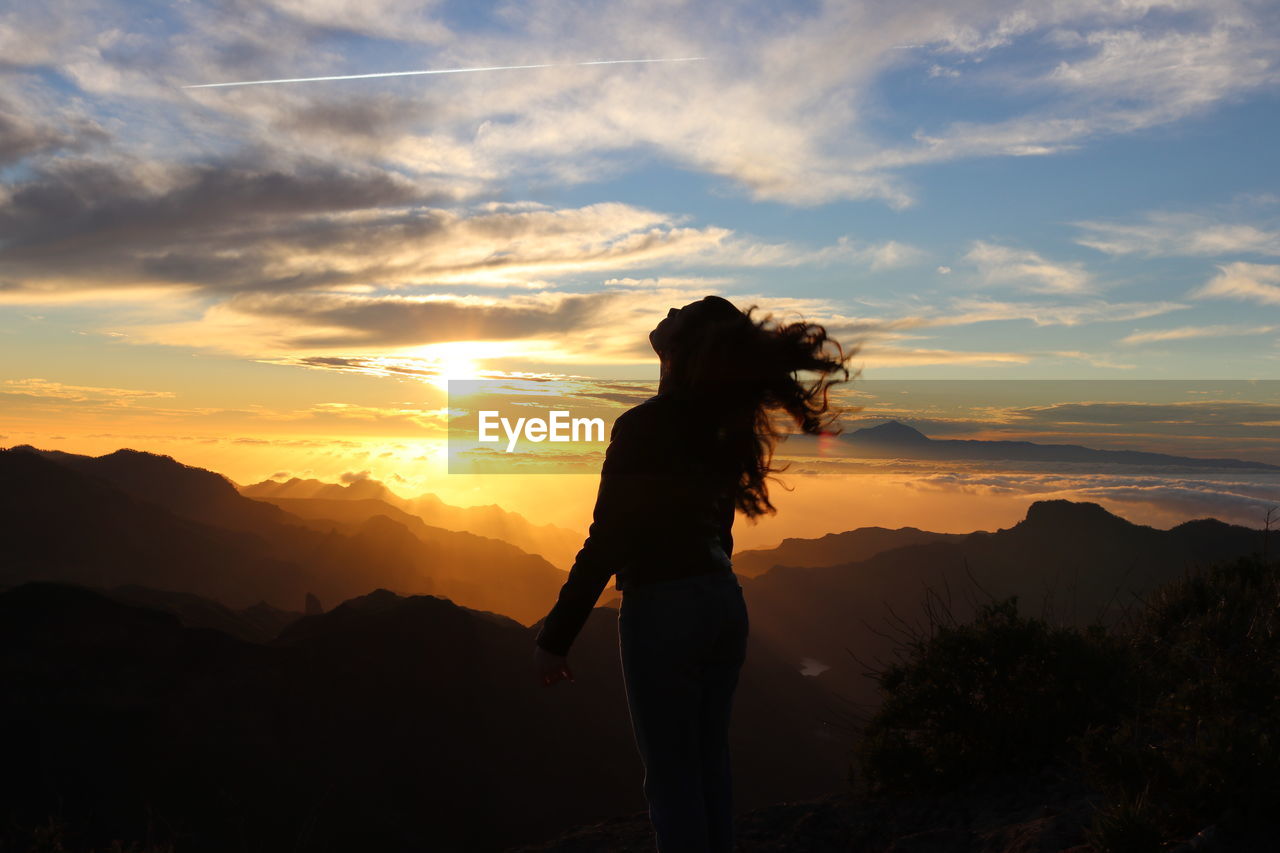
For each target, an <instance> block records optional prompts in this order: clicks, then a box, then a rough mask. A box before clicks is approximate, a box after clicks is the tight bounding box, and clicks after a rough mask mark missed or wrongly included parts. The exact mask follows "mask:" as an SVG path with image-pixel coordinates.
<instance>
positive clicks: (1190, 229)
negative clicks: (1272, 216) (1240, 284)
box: [1074, 211, 1280, 257]
mask: <svg viewBox="0 0 1280 853" xmlns="http://www.w3.org/2000/svg"><path fill="white" fill-rule="evenodd" d="M1145 220H1146V221H1145V222H1142V223H1139V224H1122V223H1114V222H1088V221H1086V222H1076V223H1074V224H1075V225H1076V226H1077V227H1079V228H1082V229H1084V230H1085V231H1087V232H1089V233H1088V234H1087V235H1085V236H1083V237H1079V238H1077V239H1076V242H1077V243H1079V244H1080V245H1082V246H1089V247H1090V248H1093V249H1097V250H1098V251H1100V252H1106V253H1107V254H1110V255H1129V254H1137V255H1144V256H1146V257H1157V256H1175V257H1176V256H1205V257H1214V256H1217V255H1229V254H1239V253H1242V252H1252V253H1256V254H1261V255H1280V229H1268V228H1259V227H1257V226H1256V225H1247V224H1229V223H1222V222H1217V221H1215V220H1214V219H1212V218H1210V217H1208V216H1204V215H1202V214H1195V213H1171V212H1164V211H1154V212H1150V213H1147V214H1146V216H1145Z"/></svg>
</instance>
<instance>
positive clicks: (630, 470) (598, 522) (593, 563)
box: [537, 409, 663, 655]
mask: <svg viewBox="0 0 1280 853" xmlns="http://www.w3.org/2000/svg"><path fill="white" fill-rule="evenodd" d="M656 426H657V424H656V423H655V421H654V419H653V418H652V417H650V416H648V414H647V412H645V411H642V410H640V409H631V410H630V411H627V412H624V413H623V414H622V415H620V416H619V417H618V419H617V420H616V421H614V424H613V431H612V432H611V433H610V436H609V447H608V448H607V449H606V450H605V457H604V465H603V466H602V467H601V470H600V489H599V491H598V492H597V494H596V505H595V511H594V512H593V514H592V516H593V520H592V523H591V527H590V529H589V530H588V532H587V539H586V541H585V542H584V543H583V545H582V550H580V551H579V552H578V555H577V557H576V558H575V559H574V563H573V568H572V569H571V570H570V571H569V578H568V580H566V581H565V583H564V586H562V587H561V588H560V597H559V599H558V600H557V601H556V603H555V606H554V607H552V608H551V612H550V613H548V614H547V617H546V620H545V621H544V622H543V625H542V630H541V631H540V632H539V633H538V638H537V644H538V645H539V646H540V647H541V648H543V649H545V650H547V651H548V652H551V653H552V654H555V655H566V654H568V653H569V647H570V646H571V645H573V641H574V639H575V638H576V637H577V636H578V632H579V631H581V630H582V626H583V625H584V624H586V621H587V617H588V616H590V615H591V609H592V608H593V607H595V605H596V601H597V600H599V598H600V593H602V592H603V591H604V588H605V586H606V585H607V584H608V583H609V578H610V577H611V576H612V575H613V573H614V572H615V571H616V569H617V565H618V558H619V556H620V555H622V554H624V553H625V549H626V548H627V546H628V543H632V542H634V541H635V540H634V537H636V536H652V535H654V531H652V530H644V529H642V528H643V527H644V520H645V519H646V517H647V516H649V515H652V513H653V509H654V507H655V506H659V505H660V504H658V503H655V502H657V501H661V500H663V496H662V495H661V494H659V485H660V482H661V481H660V478H659V477H658V476H657V474H658V471H659V468H660V465H661V460H660V459H658V458H656V454H655V450H654V447H655V444H654V439H655V438H656V435H655V434H654V429H655V428H656Z"/></svg>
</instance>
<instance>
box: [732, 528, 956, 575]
mask: <svg viewBox="0 0 1280 853" xmlns="http://www.w3.org/2000/svg"><path fill="white" fill-rule="evenodd" d="M967 535H968V534H966V533H933V532H932V531H928V530H920V529H918V528H915V527H899V528H898V529H896V530H890V529H889V528H886V527H859V528H858V529H857V530H848V531H845V532H844V533H828V534H826V535H825V536H822V537H819V538H817V539H795V538H787V539H783V540H782V544H780V545H778V546H777V547H776V548H769V549H760V550H752V551H739V552H738V553H736V554H734V555H733V568H734V571H735V572H737V573H738V574H739V575H741V576H744V577H755V576H757V575H762V574H764V573H765V572H767V571H768V570H769V569H771V568H773V567H774V566H832V565H835V564H837V563H849V562H854V561H856V560H865V559H867V558H869V557H874V556H875V555H876V554H879V553H880V552H881V551H888V550H890V549H892V548H901V547H902V546H904V545H918V544H921V543H924V542H954V541H957V540H960V539H963V538H964V537H965V536H967Z"/></svg>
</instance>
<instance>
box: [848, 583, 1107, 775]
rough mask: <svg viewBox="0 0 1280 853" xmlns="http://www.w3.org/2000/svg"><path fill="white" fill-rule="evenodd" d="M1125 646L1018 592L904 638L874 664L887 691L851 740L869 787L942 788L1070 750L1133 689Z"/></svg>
mask: <svg viewBox="0 0 1280 853" xmlns="http://www.w3.org/2000/svg"><path fill="white" fill-rule="evenodd" d="M1126 651H1127V649H1126V647H1125V645H1124V644H1123V643H1122V642H1120V641H1119V640H1118V639H1116V638H1115V637H1113V636H1111V635H1110V634H1108V633H1107V632H1106V631H1105V630H1103V629H1102V628H1099V627H1091V628H1089V629H1087V630H1084V631H1079V630H1075V629H1070V628H1055V627H1051V626H1050V625H1048V624H1047V623H1046V622H1044V621H1043V620H1040V619H1036V618H1024V617H1022V616H1020V615H1019V614H1018V607H1017V598H1016V597H1012V598H1008V599H1005V600H1003V601H998V602H992V603H990V604H986V605H984V606H982V607H981V608H979V610H978V613H977V615H976V617H975V618H974V620H973V622H971V623H969V624H964V625H944V626H942V627H940V628H938V629H937V631H936V632H935V633H933V634H932V636H930V637H927V638H924V637H921V638H916V639H914V640H912V641H911V642H910V643H909V647H908V649H907V654H906V655H905V657H904V659H903V660H902V661H901V662H899V663H896V664H893V665H890V666H888V667H887V668H885V669H883V670H881V671H880V672H878V673H876V674H875V678H876V680H877V681H878V682H879V685H880V687H881V689H882V691H883V693H884V694H885V699H884V703H883V705H882V706H881V707H880V709H879V711H878V712H877V713H876V714H875V715H874V716H873V717H872V718H871V720H870V722H869V723H868V725H867V727H866V729H865V731H864V732H863V739H862V741H861V743H860V745H859V749H858V757H859V759H860V762H861V765H862V772H863V775H864V776H865V778H866V780H867V783H868V786H869V787H870V788H871V790H873V791H880V792H892V791H908V790H910V791H918V790H921V789H929V790H941V789H946V788H951V787H954V786H956V785H957V784H960V783H964V782H968V781H971V780H975V779H978V778H981V777H985V776H990V775H995V774H999V773H1004V772H1011V771H1018V770H1039V769H1040V768H1041V767H1042V766H1043V765H1045V764H1046V763H1049V762H1051V761H1053V760H1055V759H1058V758H1062V757H1064V756H1066V755H1068V754H1070V753H1071V752H1072V749H1071V744H1072V739H1073V738H1074V737H1075V736H1077V735H1080V734H1082V733H1083V732H1084V731H1085V730H1086V729H1088V728H1089V727H1090V726H1093V725H1099V724H1105V723H1108V722H1112V721H1114V720H1116V719H1117V718H1118V716H1119V714H1120V712H1121V710H1122V709H1123V705H1124V702H1125V701H1126V698H1127V697H1128V698H1131V692H1132V691H1130V690H1127V689H1125V685H1126V676H1127V674H1128V671H1129V669H1130V666H1129V664H1128V661H1127V660H1126V654H1125V653H1126Z"/></svg>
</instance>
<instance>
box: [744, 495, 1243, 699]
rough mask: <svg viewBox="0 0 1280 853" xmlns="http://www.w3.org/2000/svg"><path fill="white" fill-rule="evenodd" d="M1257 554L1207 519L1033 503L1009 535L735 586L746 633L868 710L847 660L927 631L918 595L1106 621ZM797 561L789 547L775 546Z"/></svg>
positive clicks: (775, 571) (954, 540)
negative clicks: (808, 667)
mask: <svg viewBox="0 0 1280 853" xmlns="http://www.w3.org/2000/svg"><path fill="white" fill-rule="evenodd" d="M855 533H856V531H855ZM809 542H811V543H814V544H815V545H816V544H817V543H819V542H821V540H809ZM1262 545H1263V533H1262V531H1259V530H1254V529H1251V528H1247V527H1240V526H1237V525H1230V524H1224V523H1223V522H1220V521H1217V520H1215V519H1199V520H1195V521H1188V522H1184V523H1182V524H1179V525H1177V526H1175V527H1173V528H1170V529H1168V530H1161V529H1158V528H1154V527H1149V526H1146V525H1140V524H1134V523H1132V522H1130V521H1128V520H1126V519H1124V518H1121V517H1119V516H1116V515H1114V514H1112V513H1110V512H1108V511H1107V510H1106V509H1105V508H1103V507H1101V506H1099V505H1098V504H1096V503H1091V502H1075V501H1068V500H1046V501H1035V502H1033V503H1032V504H1031V505H1030V506H1029V507H1028V509H1027V513H1026V516H1025V517H1024V518H1023V519H1022V520H1020V521H1019V522H1018V523H1017V524H1015V525H1013V526H1012V527H1010V528H1006V529H1000V530H997V531H995V532H987V531H975V532H973V533H970V534H967V535H964V536H959V537H946V538H943V537H938V538H936V539H934V540H932V541H921V542H916V543H914V544H906V545H902V546H900V547H894V548H888V549H886V550H881V551H878V552H877V553H875V554H873V555H872V556H869V557H865V558H862V559H855V560H851V561H847V562H842V563H837V564H832V565H826V566H818V565H800V566H788V565H775V566H774V567H772V568H770V569H769V570H768V571H766V572H765V573H764V574H761V575H759V576H757V577H743V578H742V586H743V590H744V593H745V595H746V597H747V602H748V606H749V608H750V611H751V617H752V630H753V631H755V632H756V633H757V634H758V635H760V636H761V637H762V638H764V639H766V640H768V641H769V642H770V643H771V644H772V645H774V646H775V647H776V648H777V649H778V650H779V651H780V652H781V653H782V654H783V655H784V656H786V657H788V658H789V659H790V660H791V661H793V663H794V664H795V665H797V666H799V665H800V664H801V662H802V661H803V660H804V659H805V658H810V659H813V660H817V661H820V662H821V663H823V664H825V665H826V666H828V667H830V668H829V669H828V670H826V671H824V672H822V673H821V674H820V675H819V676H817V677H818V679H819V680H820V681H823V682H825V683H826V684H827V686H828V687H829V688H830V689H832V690H833V691H834V692H836V693H837V694H839V695H841V696H844V697H846V698H848V699H849V700H851V701H857V702H865V703H872V704H874V703H875V702H876V701H877V693H876V691H875V689H874V684H873V682H871V681H870V680H869V679H867V678H865V677H864V675H863V672H864V671H865V667H864V666H863V665H862V663H859V661H858V660H855V659H854V657H852V656H851V654H850V653H851V652H852V653H853V655H856V656H857V658H859V659H861V660H862V661H866V662H870V661H873V660H874V659H876V658H877V657H880V658H887V656H888V655H890V654H891V653H892V649H893V648H894V646H895V643H896V642H897V641H899V640H901V639H902V638H903V634H902V632H903V630H904V626H907V625H913V626H915V627H916V629H924V628H927V624H928V614H927V611H926V590H933V591H934V594H935V595H936V596H938V597H940V598H943V599H949V600H950V607H951V609H952V611H953V613H954V616H955V618H956V619H957V620H959V621H964V620H965V619H967V618H969V617H970V616H971V615H972V614H973V612H974V610H975V606H976V604H977V603H979V602H981V601H985V600H987V599H988V598H991V597H994V598H1004V597H1006V596H1009V595H1017V596H1018V597H1019V608H1020V610H1021V611H1022V612H1023V613H1024V614H1025V615H1034V616H1045V617H1047V618H1049V619H1051V620H1052V621H1059V622H1063V623H1066V624H1074V625H1084V624H1088V623H1089V622H1090V621H1093V620H1095V619H1096V620H1099V621H1102V622H1104V623H1107V622H1110V621H1113V620H1115V619H1117V618H1119V617H1120V616H1121V615H1122V614H1123V612H1124V610H1125V608H1127V607H1131V606H1132V605H1133V603H1134V601H1135V600H1136V599H1140V598H1141V597H1142V596H1143V595H1145V594H1146V593H1147V592H1149V591H1150V590H1152V589H1154V588H1155V587H1156V586H1158V585H1160V584H1162V583H1165V582H1167V581H1170V580H1173V579H1175V578H1179V577H1182V575H1183V573H1184V571H1186V570H1189V569H1192V568H1194V567H1196V566H1202V565H1205V564H1208V563H1210V562H1213V561H1215V560H1222V559H1232V558H1235V557H1237V556H1244V555H1248V554H1252V553H1257V552H1260V551H1261V550H1262ZM780 550H781V549H780ZM803 552H804V548H803V547H801V544H800V543H799V542H797V543H793V544H791V545H788V546H787V548H786V553H792V554H797V553H803ZM755 559H756V561H757V563H758V564H763V563H765V562H775V563H776V560H771V559H769V558H755ZM936 606H937V601H936V600H935V601H934V607H935V609H936ZM886 634H887V635H888V636H886Z"/></svg>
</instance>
